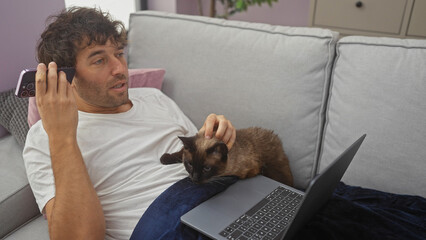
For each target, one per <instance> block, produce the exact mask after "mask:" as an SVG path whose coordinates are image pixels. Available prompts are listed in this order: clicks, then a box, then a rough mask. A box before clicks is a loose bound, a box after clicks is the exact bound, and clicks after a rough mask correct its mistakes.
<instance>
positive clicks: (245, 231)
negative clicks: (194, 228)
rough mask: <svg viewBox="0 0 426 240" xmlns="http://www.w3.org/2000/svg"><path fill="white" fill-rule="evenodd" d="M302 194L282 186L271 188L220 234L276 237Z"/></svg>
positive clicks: (291, 217) (259, 237) (264, 237)
mask: <svg viewBox="0 0 426 240" xmlns="http://www.w3.org/2000/svg"><path fill="white" fill-rule="evenodd" d="M302 198H303V196H302V195H301V194H299V193H295V192H293V191H291V190H288V189H286V188H283V187H278V188H276V189H275V190H273V191H272V192H271V193H270V194H269V195H268V196H267V197H265V198H264V199H262V200H261V201H260V202H259V203H257V204H256V205H255V206H254V207H252V208H251V209H250V210H248V211H247V212H246V213H245V214H243V215H242V216H241V217H239V218H238V219H237V220H235V221H234V222H233V223H231V224H230V225H229V226H228V227H226V228H225V229H224V230H223V231H222V232H220V235H221V236H223V237H226V238H227V239H241V240H243V239H253V240H254V239H265V240H267V239H277V238H278V236H279V234H280V233H281V232H283V231H284V230H285V229H286V228H287V227H288V225H289V223H290V221H291V220H292V219H293V217H294V215H295V213H296V207H297V206H299V204H300V202H301V201H302Z"/></svg>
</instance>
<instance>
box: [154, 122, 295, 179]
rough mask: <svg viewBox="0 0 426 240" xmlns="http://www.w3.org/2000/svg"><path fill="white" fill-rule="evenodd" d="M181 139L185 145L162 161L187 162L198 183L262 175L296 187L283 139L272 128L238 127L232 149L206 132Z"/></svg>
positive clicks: (165, 162) (167, 162) (162, 158)
mask: <svg viewBox="0 0 426 240" xmlns="http://www.w3.org/2000/svg"><path fill="white" fill-rule="evenodd" d="M179 138H180V139H181V140H182V142H183V144H184V148H183V149H182V150H181V151H179V152H176V153H172V154H167V153H166V154H163V156H162V157H161V163H163V164H172V163H178V162H183V163H184V165H185V168H186V170H187V171H188V173H189V175H190V177H191V179H192V181H194V182H196V183H203V182H207V181H209V180H211V179H212V178H215V177H220V176H229V175H234V176H237V177H239V178H240V179H244V178H249V177H254V176H256V175H258V174H262V175H264V176H266V177H269V178H272V179H274V180H276V181H279V182H282V183H284V184H286V185H289V186H293V176H292V174H291V171H290V166H289V161H288V159H287V156H286V155H285V153H284V149H283V147H282V143H281V140H280V139H279V138H278V136H277V135H276V134H274V133H273V132H272V131H270V130H266V129H262V128H257V127H253V128H246V129H239V130H237V137H236V140H235V143H234V145H233V147H232V148H231V150H230V151H228V148H227V147H226V145H225V144H224V143H223V142H221V141H219V140H217V139H215V138H212V139H206V138H205V137H204V133H199V134H197V135H195V136H193V137H179Z"/></svg>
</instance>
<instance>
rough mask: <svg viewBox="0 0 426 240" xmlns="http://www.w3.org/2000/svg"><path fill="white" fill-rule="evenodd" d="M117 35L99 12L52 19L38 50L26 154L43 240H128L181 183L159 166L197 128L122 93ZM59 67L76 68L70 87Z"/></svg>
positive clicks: (152, 93)
mask: <svg viewBox="0 0 426 240" xmlns="http://www.w3.org/2000/svg"><path fill="white" fill-rule="evenodd" d="M126 44H127V42H126V32H125V29H124V27H123V25H122V24H121V23H120V22H118V21H113V20H111V18H110V17H109V15H108V14H106V13H103V12H101V11H100V10H97V9H90V8H71V9H68V10H65V11H63V12H62V13H60V14H59V15H57V16H55V17H54V18H53V22H52V23H50V24H49V25H48V26H47V28H46V29H45V31H44V32H43V34H42V35H41V39H40V41H39V44H38V48H37V49H38V58H39V62H40V64H39V65H38V67H37V74H36V101H37V107H38V110H39V112H40V116H41V119H42V120H41V121H39V122H38V123H36V124H35V125H34V126H33V127H32V128H31V129H30V131H29V134H28V137H27V142H26V145H25V149H24V159H25V166H26V169H27V175H28V179H29V182H30V185H31V187H32V189H33V192H34V195H35V197H36V200H37V204H38V205H39V208H40V211H42V212H43V213H45V215H46V217H47V221H48V225H49V234H50V237H51V239H128V238H129V237H130V235H131V233H132V231H133V228H134V227H135V225H136V223H137V221H138V220H139V218H140V217H141V216H142V214H143V213H144V211H145V210H146V208H147V207H148V206H149V204H150V203H151V202H152V201H153V200H154V199H155V198H156V197H157V196H158V195H159V194H160V193H161V192H163V191H164V190H165V189H166V188H167V187H169V186H170V185H171V184H173V183H174V182H176V181H178V180H180V179H182V178H184V177H185V176H187V173H186V172H185V170H184V168H183V166H182V165H181V164H173V165H161V163H160V160H159V159H160V156H161V155H162V154H163V153H165V152H172V151H176V150H179V148H181V143H180V142H179V139H178V138H177V136H178V135H193V134H195V133H196V132H197V129H196V128H195V126H194V125H193V124H192V123H191V121H190V120H189V119H188V118H187V117H186V116H185V115H184V114H183V113H182V111H181V110H180V109H179V108H178V106H177V105H176V104H175V103H174V102H173V101H172V100H171V99H169V98H168V97H167V96H165V95H164V94H163V93H162V92H161V91H158V90H154V89H143V88H140V89H128V69H127V63H126V60H125V56H124V48H125V46H126ZM58 67H75V69H76V74H75V77H74V79H73V81H72V83H71V84H70V83H68V81H67V80H66V76H65V74H64V73H63V72H60V73H59V74H57V68H58ZM214 129H217V131H216V135H215V137H217V138H219V139H222V140H223V141H224V142H225V143H227V145H228V147H229V148H230V147H232V144H233V142H234V141H235V129H234V127H233V126H232V124H231V122H230V121H229V120H227V119H226V118H225V117H224V116H220V115H215V114H211V115H209V116H208V117H207V118H206V121H205V123H204V126H203V128H202V129H201V130H203V131H205V133H206V137H212V134H213V130H214Z"/></svg>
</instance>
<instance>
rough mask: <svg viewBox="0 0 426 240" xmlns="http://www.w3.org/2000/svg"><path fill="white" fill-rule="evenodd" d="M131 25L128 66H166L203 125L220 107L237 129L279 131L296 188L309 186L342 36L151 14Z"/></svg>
mask: <svg viewBox="0 0 426 240" xmlns="http://www.w3.org/2000/svg"><path fill="white" fill-rule="evenodd" d="M129 26H130V27H129V67H130V68H142V67H144V68H150V67H159V66H160V67H162V68H165V69H166V75H165V77H164V83H163V91H164V92H165V93H166V94H167V95H168V96H169V97H171V98H172V99H173V100H175V101H176V103H177V104H178V105H179V106H180V107H181V109H182V110H183V112H184V113H185V114H186V115H187V116H188V117H189V118H190V119H191V120H192V121H193V122H194V123H195V125H196V126H197V127H201V126H202V124H203V122H204V120H205V118H206V117H207V115H208V114H209V113H212V112H214V113H218V114H224V115H225V116H226V117H227V118H228V119H230V120H231V121H232V123H233V125H234V126H235V127H236V128H245V127H249V126H261V127H265V128H269V129H273V130H274V131H275V132H276V133H277V134H278V135H279V136H280V137H281V139H282V141H283V145H284V148H285V151H286V152H287V155H288V157H289V159H290V165H291V169H292V171H293V175H294V178H295V185H296V187H298V188H305V187H306V186H307V184H308V181H309V180H310V179H311V177H312V176H313V174H314V173H315V171H314V169H315V166H316V159H317V156H318V151H319V140H320V136H321V131H322V130H321V129H322V125H323V117H322V112H323V111H324V106H325V105H324V99H325V98H326V97H325V96H326V94H327V88H328V79H329V74H330V69H331V65H332V63H333V57H334V46H335V42H336V39H337V33H334V32H331V31H329V30H325V29H315V28H297V27H283V26H271V25H267V24H258V23H247V22H238V21H226V20H222V19H214V18H207V17H200V16H188V15H178V14H172V13H160V12H153V11H144V12H138V13H133V14H131V16H130V25H129ZM194 99H196V100H194Z"/></svg>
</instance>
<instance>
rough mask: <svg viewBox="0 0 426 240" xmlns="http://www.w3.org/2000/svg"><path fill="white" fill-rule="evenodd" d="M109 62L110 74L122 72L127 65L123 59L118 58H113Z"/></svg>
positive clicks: (125, 69)
mask: <svg viewBox="0 0 426 240" xmlns="http://www.w3.org/2000/svg"><path fill="white" fill-rule="evenodd" d="M110 64H111V74H112V75H117V74H123V73H124V72H125V71H127V65H126V62H125V61H124V62H123V61H121V60H120V59H117V58H114V59H113V60H112V61H110Z"/></svg>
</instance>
